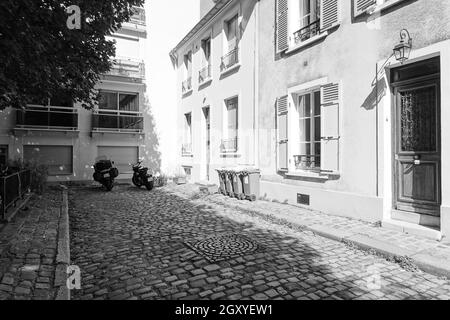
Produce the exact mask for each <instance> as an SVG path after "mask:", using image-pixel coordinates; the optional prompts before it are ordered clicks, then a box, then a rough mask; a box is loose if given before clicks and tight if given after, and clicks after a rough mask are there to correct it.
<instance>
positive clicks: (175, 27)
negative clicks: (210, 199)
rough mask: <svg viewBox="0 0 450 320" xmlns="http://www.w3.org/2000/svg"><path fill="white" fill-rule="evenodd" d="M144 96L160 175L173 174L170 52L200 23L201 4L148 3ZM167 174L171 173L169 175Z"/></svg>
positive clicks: (186, 0)
mask: <svg viewBox="0 0 450 320" xmlns="http://www.w3.org/2000/svg"><path fill="white" fill-rule="evenodd" d="M145 9H146V15H147V28H148V39H147V49H146V52H147V54H146V55H147V56H146V58H145V63H146V69H147V79H148V80H147V86H148V88H147V92H148V96H149V98H150V102H151V104H152V110H153V115H154V117H155V123H156V124H157V128H156V129H157V132H158V133H159V137H160V152H161V153H162V155H163V158H162V162H163V163H162V169H163V171H166V172H167V171H171V170H173V169H174V168H173V166H174V165H175V163H176V157H177V156H178V154H179V153H180V150H176V148H174V146H175V145H176V137H177V133H176V132H175V129H176V116H175V115H176V105H177V96H176V74H175V70H174V69H173V67H172V64H171V61H170V58H169V52H170V50H172V49H173V48H174V47H175V46H176V45H177V43H178V42H179V41H180V40H181V39H182V38H183V37H184V36H185V35H186V34H187V33H188V32H189V30H190V29H192V27H193V26H194V25H195V24H196V23H197V22H198V21H199V19H200V0H147V2H146V5H145ZM169 173H170V172H169Z"/></svg>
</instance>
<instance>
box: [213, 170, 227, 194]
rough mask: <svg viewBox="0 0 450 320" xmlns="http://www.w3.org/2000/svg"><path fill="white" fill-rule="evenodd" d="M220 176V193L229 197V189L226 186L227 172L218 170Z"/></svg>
mask: <svg viewBox="0 0 450 320" xmlns="http://www.w3.org/2000/svg"><path fill="white" fill-rule="evenodd" d="M216 171H217V173H218V175H219V185H220V187H219V193H221V194H223V195H227V188H226V185H225V170H223V169H217V170H216Z"/></svg>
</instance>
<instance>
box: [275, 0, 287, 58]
mask: <svg viewBox="0 0 450 320" xmlns="http://www.w3.org/2000/svg"><path fill="white" fill-rule="evenodd" d="M276 2H277V3H276V5H277V14H276V16H277V21H276V23H277V25H276V29H277V32H276V36H277V39H276V42H277V43H276V46H277V53H280V52H283V51H285V50H287V49H288V48H289V28H288V0H276Z"/></svg>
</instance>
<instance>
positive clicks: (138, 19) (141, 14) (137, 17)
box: [129, 7, 146, 26]
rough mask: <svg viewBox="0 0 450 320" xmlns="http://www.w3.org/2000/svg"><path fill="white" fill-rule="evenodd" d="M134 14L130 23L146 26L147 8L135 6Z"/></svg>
mask: <svg viewBox="0 0 450 320" xmlns="http://www.w3.org/2000/svg"><path fill="white" fill-rule="evenodd" d="M132 10H133V12H134V14H133V15H132V16H131V18H130V21H129V22H130V23H135V24H139V25H141V26H145V25H146V23H145V9H144V8H141V7H133V9H132Z"/></svg>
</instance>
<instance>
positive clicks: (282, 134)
mask: <svg viewBox="0 0 450 320" xmlns="http://www.w3.org/2000/svg"><path fill="white" fill-rule="evenodd" d="M288 123H289V109H288V96H283V97H280V98H278V99H277V129H278V130H277V169H278V171H288V170H289V150H288V141H289V134H288V129H289V124H288Z"/></svg>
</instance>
